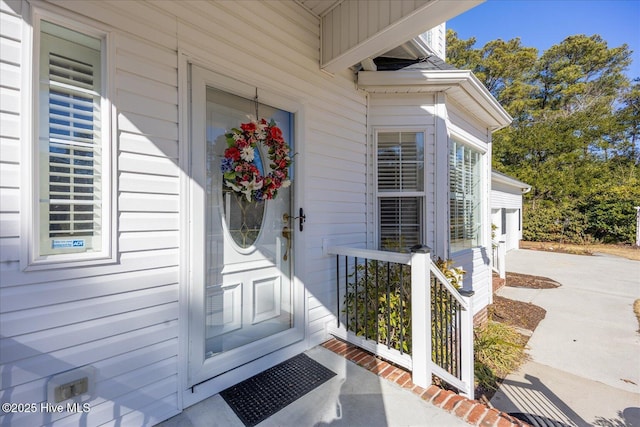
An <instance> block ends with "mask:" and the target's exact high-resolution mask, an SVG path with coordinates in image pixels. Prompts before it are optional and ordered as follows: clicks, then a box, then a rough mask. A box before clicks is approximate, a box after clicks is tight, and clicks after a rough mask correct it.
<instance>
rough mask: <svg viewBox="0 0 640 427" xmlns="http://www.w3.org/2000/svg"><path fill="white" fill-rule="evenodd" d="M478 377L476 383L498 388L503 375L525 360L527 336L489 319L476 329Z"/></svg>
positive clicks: (494, 388)
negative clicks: (525, 339)
mask: <svg viewBox="0 0 640 427" xmlns="http://www.w3.org/2000/svg"><path fill="white" fill-rule="evenodd" d="M474 336H475V342H474V358H475V365H474V370H475V377H476V383H477V386H478V387H480V388H482V389H485V390H496V389H497V388H498V380H499V378H504V377H505V376H507V375H508V374H509V373H510V372H511V371H513V370H515V369H516V368H518V366H520V365H521V364H522V362H523V361H524V360H525V359H526V356H525V353H524V343H523V342H524V338H523V337H522V336H521V335H520V334H519V333H518V332H517V331H516V330H515V329H514V328H513V327H511V326H509V325H505V324H502V323H498V322H495V321H491V320H490V321H489V322H488V323H487V324H486V325H484V326H482V327H480V328H476V330H475V331H474Z"/></svg>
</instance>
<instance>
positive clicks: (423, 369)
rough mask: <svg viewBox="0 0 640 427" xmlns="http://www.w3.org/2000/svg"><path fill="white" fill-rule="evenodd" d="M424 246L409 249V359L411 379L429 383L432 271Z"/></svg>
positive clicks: (425, 386) (418, 383)
mask: <svg viewBox="0 0 640 427" xmlns="http://www.w3.org/2000/svg"><path fill="white" fill-rule="evenodd" d="M430 252H431V249H429V248H428V247H427V246H414V247H413V248H411V343H412V344H411V360H412V381H413V383H414V384H415V385H418V386H420V387H423V388H427V387H429V386H430V385H431V373H432V371H431V288H430V283H431V281H430V280H429V279H430V277H431V272H430V269H429V265H430V264H429V263H430V262H431V260H430V258H429V255H430Z"/></svg>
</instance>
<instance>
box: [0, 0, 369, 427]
mask: <svg viewBox="0 0 640 427" xmlns="http://www.w3.org/2000/svg"><path fill="white" fill-rule="evenodd" d="M0 5H1V6H0V18H1V21H0V24H1V25H0V33H1V37H0V43H1V50H0V66H1V68H0V72H1V74H0V81H1V83H0V87H1V90H2V108H1V109H0V137H1V140H0V144H1V145H0V148H1V150H0V172H1V178H2V179H1V180H0V195H1V197H2V204H1V208H0V209H1V211H0V223H1V225H2V228H1V231H0V244H1V246H0V249H1V255H0V256H1V258H0V261H1V262H0V274H1V275H2V280H1V282H0V322H2V330H1V332H2V338H1V339H2V343H1V345H2V356H1V357H2V358H1V361H2V368H1V369H2V372H1V374H0V381H1V383H0V385H1V389H2V390H1V392H0V393H1V398H0V400H2V401H3V402H5V401H11V402H34V403H40V402H44V401H45V400H46V391H45V390H46V384H47V381H48V379H49V378H50V377H51V376H52V375H55V374H57V373H60V372H64V371H67V370H69V369H72V368H74V367H77V366H84V365H92V366H94V367H95V368H96V369H97V384H96V397H95V399H94V400H93V401H91V403H92V409H91V412H90V413H89V414H77V415H73V414H72V415H69V414H68V413H63V414H56V415H52V414H41V413H36V414H33V413H32V414H19V415H18V414H7V415H3V416H1V417H0V424H3V425H4V424H5V423H7V424H11V425H30V426H37V425H41V424H53V425H76V424H78V423H80V422H83V423H86V424H87V425H97V424H103V423H107V424H113V425H116V424H118V425H150V424H154V423H156V422H158V421H160V420H162V419H165V418H167V417H169V416H170V415H173V414H175V413H177V412H178V411H179V410H180V408H181V402H180V397H179V391H180V388H181V386H180V379H179V375H180V373H181V370H182V369H183V365H182V364H183V363H184V362H183V361H184V360H185V358H186V356H184V355H182V354H181V353H183V352H184V350H185V349H184V348H182V347H181V346H180V344H179V340H178V335H179V313H180V310H179V305H180V303H181V302H180V298H179V296H180V295H181V292H182V291H181V289H182V287H184V286H187V283H184V281H183V278H184V277H187V276H186V274H185V271H184V270H183V269H181V266H180V261H181V248H180V243H181V241H182V237H183V233H184V231H181V230H180V224H182V223H183V221H184V217H183V216H181V215H187V214H188V213H186V212H180V206H181V197H182V195H181V194H180V188H183V183H182V182H181V177H184V176H185V175H184V173H185V171H181V169H180V165H181V164H183V163H182V162H183V159H180V158H179V153H180V152H181V145H180V144H181V143H182V142H183V141H181V138H180V135H182V134H183V132H182V129H183V126H188V123H179V111H182V110H179V100H180V99H182V98H181V95H180V93H181V92H180V91H183V90H186V88H179V84H178V82H179V73H178V69H179V64H180V56H179V53H178V52H179V51H180V52H184V53H185V54H186V55H187V56H189V57H191V58H194V59H195V60H196V61H198V62H199V63H201V64H203V65H204V66H206V67H209V68H211V69H213V70H214V71H217V72H220V73H223V74H227V75H230V76H232V77H235V78H237V79H239V80H242V81H244V82H246V83H249V84H255V85H256V86H258V87H263V88H268V89H269V90H271V91H274V92H276V93H280V94H282V95H283V96H287V97H290V98H292V99H295V100H297V101H298V102H299V103H300V104H301V105H302V106H303V110H302V113H301V115H300V117H299V120H302V123H303V127H302V135H297V138H296V143H297V147H296V152H298V155H297V156H296V158H295V162H296V163H297V165H296V166H297V169H296V173H297V176H296V178H297V183H296V185H298V186H302V188H301V191H299V195H300V197H299V199H298V203H297V205H298V206H302V207H304V209H305V212H306V214H307V222H306V224H305V230H304V232H303V233H301V234H299V235H298V236H296V237H297V238H298V241H297V244H298V246H299V250H298V252H297V253H298V254H299V255H300V256H299V259H298V263H297V271H296V274H297V276H298V277H299V279H300V280H301V281H302V282H303V283H304V284H305V288H306V291H307V307H306V309H307V310H308V312H307V337H308V340H307V345H308V346H312V345H314V344H316V343H319V342H321V341H323V340H324V339H325V332H324V325H325V323H326V322H327V321H328V319H330V318H331V310H332V309H333V308H334V307H333V304H334V301H335V295H334V294H333V286H332V281H333V278H334V277H335V273H334V272H335V270H333V271H332V269H334V268H335V267H334V266H333V262H334V259H333V258H332V257H326V256H323V254H322V239H323V238H334V239H336V240H337V241H339V242H340V243H347V244H352V245H366V243H367V235H366V231H367V218H366V204H365V203H366V197H367V195H366V190H365V188H366V170H367V169H366V155H367V149H366V98H365V96H364V95H363V93H361V92H359V91H357V90H356V89H355V87H354V84H353V78H352V76H351V75H350V73H349V72H345V73H344V74H342V75H336V76H329V75H326V74H324V73H322V72H320V71H319V70H318V63H319V57H318V55H319V53H318V52H319V46H318V44H319V35H318V22H317V20H316V18H314V17H313V16H312V15H310V14H309V13H307V12H306V11H304V9H302V8H301V7H299V6H298V5H297V4H296V3H294V2H278V1H273V2H259V1H251V2H250V1H245V2H216V3H208V2H198V1H195V2H142V1H83V2H77V1H61V2H56V4H55V6H49V5H47V6H46V7H50V8H51V9H52V10H54V11H57V12H62V13H64V14H66V15H67V16H70V17H79V18H82V17H90V19H93V20H95V19H98V20H99V21H101V23H103V24H105V25H107V26H110V27H111V28H112V29H113V31H112V35H113V38H112V42H113V43H114V53H115V57H114V58H112V59H113V60H114V61H115V67H114V68H115V75H114V76H113V77H114V80H113V83H114V86H115V87H114V88H113V89H114V90H113V92H112V93H113V94H114V99H113V102H114V105H115V107H116V112H117V114H116V116H115V117H114V119H116V123H117V133H116V144H117V159H116V161H117V167H118V170H117V174H116V175H115V177H117V181H116V191H117V208H118V211H117V229H116V230H115V231H116V232H117V236H118V263H116V264H111V265H104V266H92V267H87V268H77V269H58V270H50V271H32V272H23V271H22V270H21V266H20V262H19V259H20V243H19V242H20V240H19V239H20V237H21V229H22V230H25V229H26V227H25V225H24V224H21V220H20V218H21V212H20V203H21V201H20V200H21V199H20V198H21V197H30V196H29V195H28V194H20V186H21V179H22V174H23V173H24V168H23V167H22V164H21V156H22V154H21V150H20V147H21V145H24V144H28V143H31V142H30V141H29V140H28V138H27V137H26V136H23V135H21V126H22V123H23V122H25V121H26V122H27V123H29V122H30V118H29V117H27V116H25V117H21V115H20V114H21V109H20V99H21V96H22V95H21V77H20V72H21V65H22V64H21V58H22V57H23V55H25V52H23V47H22V43H21V38H22V34H23V25H24V24H23V23H22V19H21V17H20V14H21V13H22V12H27V11H26V10H24V11H23V10H22V7H23V6H24V5H26V3H22V2H10V3H7V2H6V1H5V0H2V1H1V2H0ZM25 9H26V7H25ZM26 54H28V52H27V53H26ZM184 142H185V143H186V141H184ZM185 321H186V320H185ZM180 330H182V329H180Z"/></svg>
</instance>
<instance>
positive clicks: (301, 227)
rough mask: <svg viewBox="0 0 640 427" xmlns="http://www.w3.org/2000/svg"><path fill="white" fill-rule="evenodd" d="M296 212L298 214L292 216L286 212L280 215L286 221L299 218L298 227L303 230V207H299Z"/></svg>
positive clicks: (304, 218)
mask: <svg viewBox="0 0 640 427" xmlns="http://www.w3.org/2000/svg"><path fill="white" fill-rule="evenodd" d="M298 212H299V215H298V216H294V217H292V216H291V215H289V214H288V213H285V214H283V215H282V220H283V221H284V222H287V223H288V222H289V220H290V219H293V220H296V219H299V220H300V224H299V227H300V231H302V230H304V223H305V221H306V220H307V216H306V215H305V214H304V209H302V208H300V210H299V211H298Z"/></svg>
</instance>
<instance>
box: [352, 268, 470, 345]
mask: <svg viewBox="0 0 640 427" xmlns="http://www.w3.org/2000/svg"><path fill="white" fill-rule="evenodd" d="M435 264H436V266H437V267H438V268H439V269H440V271H442V272H443V274H444V275H445V277H447V279H448V280H449V282H450V283H451V284H452V285H453V286H454V287H456V288H458V289H459V288H460V287H462V280H463V276H464V274H465V271H464V270H462V269H461V268H459V267H453V266H452V264H453V261H452V260H447V261H444V260H442V259H440V258H438V259H437V260H436V262H435ZM349 277H350V279H352V280H349V283H348V285H347V292H346V295H345V308H344V309H343V310H342V311H343V313H345V315H347V320H348V325H349V330H351V331H353V332H354V333H355V334H356V335H359V336H364V337H366V338H367V339H372V340H374V341H378V342H380V343H382V344H387V345H388V346H389V347H391V348H394V349H396V350H398V351H402V352H406V353H411V269H410V268H409V267H408V266H405V265H402V264H396V263H386V262H378V261H375V260H368V261H367V262H365V263H362V264H358V265H357V266H356V267H355V268H354V271H353V272H352V273H351V274H350V276H349ZM431 289H432V292H431V299H432V302H431V303H432V308H435V307H438V309H439V310H441V311H440V312H444V309H442V307H445V306H446V304H447V303H449V301H448V298H446V296H442V295H438V294H436V292H434V289H433V287H432V288H431ZM449 304H450V303H449ZM448 316H449V318H447V319H444V318H440V319H439V320H438V321H436V320H435V319H434V321H433V322H432V337H434V339H435V337H436V334H435V330H436V329H437V328H440V327H442V324H443V323H446V324H451V319H450V316H451V314H450V313H449V314H448ZM433 344H434V352H435V351H436V348H435V344H436V342H435V341H434V342H433Z"/></svg>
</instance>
